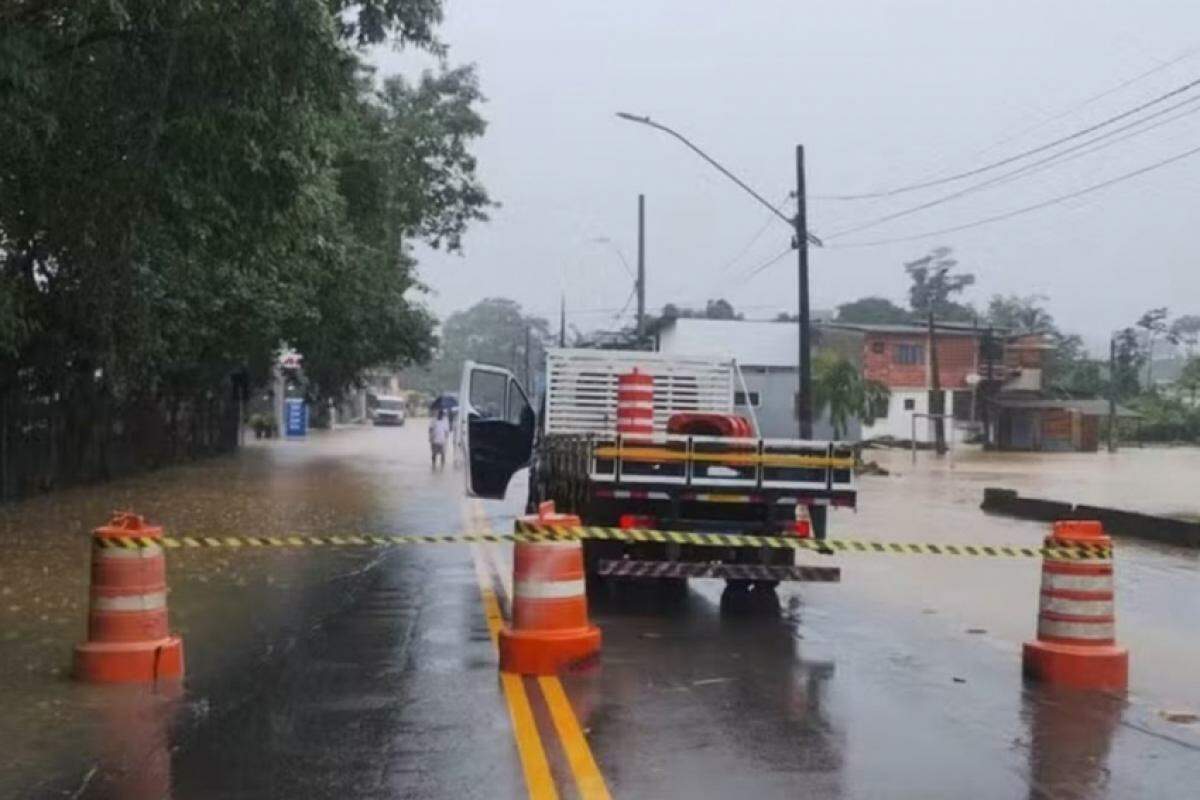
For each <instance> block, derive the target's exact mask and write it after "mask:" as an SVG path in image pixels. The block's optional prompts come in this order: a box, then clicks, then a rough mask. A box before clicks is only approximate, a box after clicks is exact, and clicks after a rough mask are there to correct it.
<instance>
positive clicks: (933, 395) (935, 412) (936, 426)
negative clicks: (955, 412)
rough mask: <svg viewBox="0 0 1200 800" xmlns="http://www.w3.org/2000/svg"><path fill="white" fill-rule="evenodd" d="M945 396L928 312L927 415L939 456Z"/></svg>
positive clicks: (943, 444) (942, 445) (943, 451)
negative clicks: (931, 422)
mask: <svg viewBox="0 0 1200 800" xmlns="http://www.w3.org/2000/svg"><path fill="white" fill-rule="evenodd" d="M945 399H946V396H945V395H944V394H943V393H942V376H941V374H940V373H939V371H938V354H937V336H936V334H935V326H934V324H933V312H932V311H930V312H929V415H930V418H931V419H932V420H933V441H934V447H935V448H936V450H937V454H938V455H939V456H944V455H946V421H945V419H944V418H943V416H942V415H943V414H944V413H945V411H946V403H945Z"/></svg>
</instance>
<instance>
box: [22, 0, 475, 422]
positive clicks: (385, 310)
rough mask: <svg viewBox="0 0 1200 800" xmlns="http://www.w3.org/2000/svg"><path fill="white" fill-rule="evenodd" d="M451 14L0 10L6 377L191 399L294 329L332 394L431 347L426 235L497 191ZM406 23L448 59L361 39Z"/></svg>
mask: <svg viewBox="0 0 1200 800" xmlns="http://www.w3.org/2000/svg"><path fill="white" fill-rule="evenodd" d="M440 15H441V7H440V2H439V0H375V1H374V2H372V1H368V2H354V3H349V2H344V1H343V0H259V1H258V2H253V3H243V2H237V1H236V0H205V1H204V2H200V1H199V0H185V1H182V2H181V1H179V0H70V1H69V2H68V0H41V1H40V2H29V3H17V4H5V5H4V6H3V7H0V393H8V394H12V393H18V394H20V395H23V396H25V397H27V398H45V397H54V398H57V401H58V402H61V403H65V404H72V403H73V404H75V405H76V406H78V407H80V408H90V407H98V408H99V407H105V406H106V405H112V404H120V403H129V402H134V401H138V402H142V401H145V402H153V403H173V402H176V401H181V400H182V401H191V400H192V399H194V398H199V397H205V396H211V395H212V393H213V392H214V391H219V390H220V386H221V385H222V384H223V383H225V382H227V381H228V379H229V376H230V375H234V374H241V375H246V374H251V375H253V374H257V375H259V376H263V375H265V372H266V369H267V366H268V365H269V363H270V362H271V360H272V359H273V357H274V354H275V352H276V350H277V348H278V347H279V346H280V344H281V343H282V342H287V343H288V344H290V345H292V346H294V347H296V348H298V349H299V350H301V351H302V352H303V353H304V355H305V366H306V371H307V372H308V373H309V375H310V377H311V378H312V379H313V383H312V387H313V390H314V392H316V393H317V394H321V395H336V394H337V393H339V392H340V391H341V390H342V389H343V388H345V387H346V386H348V385H350V384H352V383H354V382H355V381H356V379H357V377H358V376H359V374H361V372H362V371H363V370H364V369H365V368H367V367H370V366H373V365H376V364H380V363H394V364H403V363H408V362H411V361H414V360H420V359H422V358H424V357H426V356H427V355H428V353H429V352H430V349H431V347H432V343H433V338H432V327H433V320H432V318H431V317H430V315H429V314H428V313H427V312H425V311H424V309H423V308H422V307H421V306H420V304H419V303H418V302H417V301H415V300H414V299H413V298H414V296H415V295H419V290H420V286H419V285H418V283H417V281H416V279H415V277H414V274H413V270H414V263H413V259H412V257H411V255H410V248H411V246H412V243H414V242H416V241H424V242H426V243H428V244H430V245H432V246H435V247H437V246H440V247H446V248H449V249H457V248H458V247H460V246H461V237H462V233H463V231H464V230H465V228H466V227H467V225H469V224H470V223H471V222H472V221H474V220H477V219H481V218H482V217H483V215H484V212H485V209H486V208H487V206H488V205H489V200H488V197H487V194H486V192H485V191H484V190H483V188H482V187H481V186H480V185H479V183H478V181H477V179H476V177H475V160H474V158H473V156H472V155H471V154H470V152H469V146H470V143H471V141H472V140H473V139H475V138H476V137H478V136H479V135H480V134H481V133H482V132H483V127H484V124H483V121H482V119H481V117H480V116H479V115H478V112H477V111H476V109H477V107H478V104H479V102H480V100H481V97H480V94H479V90H478V87H477V85H476V81H475V77H474V74H473V72H472V71H471V70H469V69H463V68H452V67H450V66H448V65H446V64H444V62H442V61H441V60H440V56H441V53H442V47H441V44H440V43H439V42H438V41H437V40H436V39H435V37H434V29H435V27H436V24H437V22H438V21H439V19H440ZM387 40H391V41H393V42H395V43H397V44H400V45H404V46H409V47H415V48H423V49H425V50H427V51H429V52H430V53H432V54H433V55H434V56H435V59H434V60H435V62H436V63H437V64H438V66H437V69H436V70H434V71H431V72H430V73H428V74H426V75H424V76H422V77H421V78H420V79H419V80H418V81H416V82H413V83H410V82H406V81H402V80H400V79H390V80H386V81H383V82H381V83H380V82H377V81H376V80H375V79H374V78H373V76H372V73H371V72H370V71H369V70H367V69H366V68H365V66H364V62H363V61H362V50H361V48H362V47H364V46H366V45H368V44H376V43H380V42H384V41H387ZM70 424H73V423H70ZM80 424H85V423H84V422H81V423H80ZM84 433H86V434H87V435H93V433H94V432H89V431H85V432H84ZM94 435H102V434H99V433H95V434H94Z"/></svg>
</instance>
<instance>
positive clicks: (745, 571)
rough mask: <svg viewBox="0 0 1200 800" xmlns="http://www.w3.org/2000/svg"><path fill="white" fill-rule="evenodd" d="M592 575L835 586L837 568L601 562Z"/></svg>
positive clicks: (839, 578) (675, 562)
mask: <svg viewBox="0 0 1200 800" xmlns="http://www.w3.org/2000/svg"><path fill="white" fill-rule="evenodd" d="M596 574H598V575H601V576H603V577H606V578H607V577H612V578H728V579H732V580H747V581H813V582H817V583H838V582H840V581H841V580H842V570H841V567H807V566H797V565H780V566H770V565H765V564H702V563H695V562H686V561H634V560H631V559H620V560H612V559H601V560H600V561H599V562H597V565H596Z"/></svg>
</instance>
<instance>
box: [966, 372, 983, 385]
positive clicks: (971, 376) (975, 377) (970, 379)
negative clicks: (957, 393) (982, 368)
mask: <svg viewBox="0 0 1200 800" xmlns="http://www.w3.org/2000/svg"><path fill="white" fill-rule="evenodd" d="M964 380H966V382H967V386H978V385H979V384H980V383H982V382H983V376H982V375H980V374H979V373H978V372H968V373H967V377H966V378H965V379H964Z"/></svg>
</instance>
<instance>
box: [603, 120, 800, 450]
mask: <svg viewBox="0 0 1200 800" xmlns="http://www.w3.org/2000/svg"><path fill="white" fill-rule="evenodd" d="M617 116H618V117H620V118H621V119H623V120H625V121H627V122H636V123H638V124H639V125H646V126H648V127H651V128H655V129H656V130H660V131H662V132H663V133H666V134H668V135H670V136H673V137H675V138H676V139H678V140H679V141H680V142H682V143H683V144H684V146H686V147H687V148H688V149H689V150H691V151H692V152H694V153H695V154H696V155H698V156H700V157H701V158H703V159H704V160H705V161H707V162H708V163H709V164H711V165H712V166H713V167H714V168H715V169H716V170H717V171H718V172H720V173H721V174H722V175H724V176H725V177H726V178H729V180H731V181H733V182H734V183H736V184H737V185H738V186H739V187H741V188H742V190H744V191H745V192H746V193H747V194H749V195H750V196H751V197H753V198H754V199H755V200H757V201H758V202H759V203H761V204H762V205H764V206H766V207H767V208H769V209H770V210H771V212H772V213H773V214H775V216H777V217H779V218H780V219H782V220H783V221H784V222H786V223H787V224H788V227H789V228H791V229H792V231H793V236H794V237H795V241H794V242H792V245H793V246H794V247H795V248H796V250H797V251H798V253H797V255H798V258H799V273H800V274H799V279H800V280H799V283H800V288H799V297H798V298H797V299H798V306H799V308H798V309H797V321H798V323H799V326H800V357H799V359H798V360H799V363H798V364H797V372H798V373H799V375H798V376H797V388H798V389H799V392H798V395H797V398H796V419H797V422H798V424H799V429H800V438H801V439H808V438H810V437H811V436H812V330H811V328H812V326H811V323H810V320H809V304H808V245H809V243H810V242H811V243H812V244H815V245H816V246H817V247H821V246H822V242H821V240H820V239H818V238H817V237H816V236H814V235H813V234H812V233H810V232H809V230H808V205H807V202H806V198H805V189H804V146H803V145H797V146H796V204H797V211H796V216H794V217H789V216H788V215H787V214H785V213H783V212H782V211H780V210H779V209H778V208H776V207H775V206H773V205H771V203H770V202H769V201H768V200H767V199H766V198H764V197H763V196H762V195H761V194H759V193H758V192H756V191H754V189H752V188H750V186H749V184H747V183H746V182H745V181H743V180H742V179H741V178H739V177H738V176H737V175H734V174H733V173H732V172H730V171H729V170H728V169H726V168H725V167H723V166H722V165H721V164H720V163H718V162H717V160H716V159H715V158H713V157H712V156H710V155H709V154H708V153H706V152H704V151H703V150H701V149H700V148H699V147H697V146H696V145H694V144H692V143H691V142H690V141H689V140H688V139H687V137H685V136H684V135H683V134H681V133H679V132H678V131H675V130H672V129H671V128H668V127H667V126H666V125H663V124H662V123H659V122H655V121H654V120H652V119H650V118H649V117H639V116H637V115H636V114H626V113H625V112H623V111H618V112H617Z"/></svg>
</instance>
